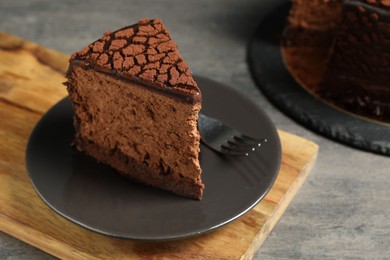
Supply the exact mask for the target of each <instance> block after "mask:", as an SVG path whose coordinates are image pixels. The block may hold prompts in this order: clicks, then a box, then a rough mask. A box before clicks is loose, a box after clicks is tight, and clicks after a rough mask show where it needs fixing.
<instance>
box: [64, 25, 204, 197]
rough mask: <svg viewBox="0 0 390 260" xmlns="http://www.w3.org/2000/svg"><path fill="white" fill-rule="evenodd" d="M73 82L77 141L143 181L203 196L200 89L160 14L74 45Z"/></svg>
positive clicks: (80, 146)
mask: <svg viewBox="0 0 390 260" xmlns="http://www.w3.org/2000/svg"><path fill="white" fill-rule="evenodd" d="M67 78H68V81H67V82H66V85H67V88H68V92H69V96H70V99H71V101H72V104H73V107H74V111H75V115H74V126H75V130H76V136H75V145H76V148H77V149H78V150H80V151H83V152H85V153H86V154H88V155H89V156H92V157H94V158H95V159H97V160H98V161H100V162H103V163H105V164H108V165H110V166H111V167H113V168H114V169H116V170H117V171H118V172H120V173H122V174H123V175H125V176H127V177H130V178H131V179H133V180H136V181H138V182H141V183H144V184H148V185H151V186H154V187H158V188H161V189H164V190H168V191H172V192H174V193H176V194H180V195H183V196H186V197H190V198H194V199H201V198H202V193H203V189H204V185H203V184H202V181H201V168H200V165H199V142H200V136H199V132H198V130H197V119H198V113H199V111H200V109H201V93H200V90H199V88H198V86H197V84H196V83H195V81H194V80H193V77H192V74H191V72H190V70H189V68H188V66H187V64H186V63H185V61H184V60H183V58H182V57H181V55H180V54H179V51H178V49H177V46H176V44H175V42H174V41H173V40H172V38H171V36H170V34H169V33H168V31H167V29H166V28H165V26H164V25H163V23H162V22H161V20H160V19H155V20H148V19H143V20H141V21H139V23H138V24H135V25H132V26H129V27H125V28H122V29H120V30H117V31H115V32H112V33H110V32H109V33H105V34H104V36H103V37H102V38H101V39H98V40H97V41H95V42H93V43H92V44H90V45H88V46H86V47H85V48H84V49H82V50H81V51H79V52H77V53H74V54H73V55H72V57H71V59H70V66H69V70H68V73H67Z"/></svg>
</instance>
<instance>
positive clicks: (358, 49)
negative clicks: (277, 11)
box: [285, 0, 390, 122]
mask: <svg viewBox="0 0 390 260" xmlns="http://www.w3.org/2000/svg"><path fill="white" fill-rule="evenodd" d="M288 21H289V26H288V28H287V30H286V40H285V46H287V47H288V46H290V47H291V46H300V47H306V49H307V48H312V47H313V46H314V47H321V46H323V47H322V48H323V49H325V50H326V55H325V56H324V57H325V58H324V60H323V61H318V62H319V63H321V62H323V64H320V66H317V67H322V69H323V71H321V72H320V73H318V72H315V73H312V74H315V75H317V76H319V77H320V78H318V79H317V80H314V81H317V82H318V84H313V85H312V86H306V87H307V88H309V89H311V90H312V91H313V92H314V93H315V94H316V95H318V96H319V97H321V98H322V99H324V100H326V101H328V102H330V103H332V104H334V105H336V106H338V107H340V108H342V109H344V110H347V111H350V112H352V113H355V114H359V115H362V116H365V117H369V118H372V119H376V120H380V121H384V122H390V1H389V0H345V1H342V0H315V1H313V0H293V6H292V9H291V11H290V16H289V20H288ZM285 53H287V54H288V53H290V54H291V52H285ZM290 56H291V55H290ZM301 58H303V59H306V58H305V57H301ZM287 59H289V60H290V64H289V66H290V67H291V66H294V65H293V64H292V62H291V60H292V59H291V57H287ZM293 63H294V62H293ZM295 63H297V61H296V62H295ZM298 63H299V62H298ZM292 70H294V69H292ZM295 74H296V73H295ZM298 74H299V73H298ZM306 74H308V73H306ZM309 77H310V76H309ZM300 81H301V82H302V81H305V80H304V79H302V78H301V79H300ZM308 81H313V80H308Z"/></svg>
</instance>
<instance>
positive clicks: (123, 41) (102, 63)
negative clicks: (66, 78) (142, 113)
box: [70, 18, 201, 103]
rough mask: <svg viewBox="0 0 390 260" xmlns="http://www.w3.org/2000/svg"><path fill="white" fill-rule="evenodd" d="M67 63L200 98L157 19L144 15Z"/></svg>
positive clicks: (173, 44)
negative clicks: (137, 21) (136, 22)
mask: <svg viewBox="0 0 390 260" xmlns="http://www.w3.org/2000/svg"><path fill="white" fill-rule="evenodd" d="M70 62H71V67H72V66H74V65H81V64H83V67H84V68H93V69H96V70H98V71H101V72H104V73H108V74H111V75H112V76H117V77H119V78H123V79H126V80H132V81H136V82H138V83H141V84H143V85H146V86H150V87H153V88H155V89H156V90H158V91H163V92H165V91H166V92H168V93H170V94H173V95H175V96H177V97H184V98H185V100H186V101H189V102H191V103H194V102H200V101H201V93H200V90H199V88H198V86H197V84H196V83H195V81H194V79H193V77H192V73H191V71H190V70H189V67H188V65H187V64H186V63H185V61H184V60H183V58H182V57H181V55H180V53H179V51H178V49H177V46H176V44H175V43H174V41H173V40H172V39H171V36H170V34H169V32H168V31H167V29H166V28H165V26H164V25H163V23H162V21H161V20H160V19H155V20H149V19H147V18H145V19H142V20H140V21H139V23H138V24H134V25H131V26H128V27H124V28H122V29H119V30H117V31H115V32H106V33H105V34H104V35H103V37H102V38H100V39H98V40H97V41H95V42H93V43H91V44H89V45H88V46H86V47H85V48H83V49H82V50H81V51H79V52H76V53H74V54H73V55H72V56H71V58H70ZM70 69H71V68H70Z"/></svg>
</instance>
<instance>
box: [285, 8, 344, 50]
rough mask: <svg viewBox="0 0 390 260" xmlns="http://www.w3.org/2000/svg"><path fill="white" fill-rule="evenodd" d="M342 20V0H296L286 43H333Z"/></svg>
mask: <svg viewBox="0 0 390 260" xmlns="http://www.w3.org/2000/svg"><path fill="white" fill-rule="evenodd" d="M341 20H342V0H294V1H293V5H292V7H291V10H290V12H289V16H288V24H289V26H288V28H287V30H286V35H285V36H286V37H285V40H286V43H287V44H288V45H293V46H297V45H298V46H299V45H305V46H326V45H329V44H331V42H332V37H333V34H334V29H335V28H337V26H338V25H339V24H340V22H341Z"/></svg>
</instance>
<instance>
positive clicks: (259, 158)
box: [26, 77, 281, 241]
mask: <svg viewBox="0 0 390 260" xmlns="http://www.w3.org/2000/svg"><path fill="white" fill-rule="evenodd" d="M196 80H197V82H198V84H199V85H200V87H201V89H202V90H203V91H202V92H203V110H202V111H203V112H204V113H206V114H208V115H210V116H214V117H218V118H221V119H222V120H225V121H226V122H227V123H229V124H231V125H234V126H236V127H237V128H239V129H240V130H242V131H244V132H245V133H247V134H249V135H253V136H257V137H264V138H267V139H268V142H267V143H266V144H265V145H264V146H263V148H262V149H261V150H259V151H257V152H255V153H253V154H251V156H249V157H224V156H221V155H219V154H216V153H214V152H213V151H211V150H209V149H208V148H206V147H205V146H203V145H202V146H201V156H200V157H201V159H200V160H201V167H202V169H203V175H202V176H203V181H204V183H205V185H206V190H205V192H204V197H203V200H202V201H196V200H192V199H187V198H183V197H180V196H177V195H174V194H171V193H169V192H165V191H161V190H158V189H155V188H151V187H147V186H143V185H140V184H136V183H132V182H130V181H127V180H125V179H123V178H122V177H120V176H119V175H118V174H117V173H116V172H115V171H114V170H112V169H111V168H109V167H107V166H105V165H102V164H99V163H96V162H95V161H94V160H93V159H91V158H89V157H87V156H83V155H80V154H74V153H73V150H72V148H71V146H70V143H71V141H72V138H73V134H74V130H73V127H72V115H73V109H72V107H71V104H70V101H69V100H68V99H67V98H66V99H64V100H62V101H61V102H59V103H58V104H56V105H55V106H54V107H53V108H52V109H50V110H49V111H48V112H47V113H46V114H45V115H44V116H43V118H42V119H41V120H40V122H39V123H38V125H37V126H36V127H35V129H34V131H33V133H32V135H31V137H30V140H29V143H28V147H27V154H26V163H27V169H28V173H29V176H30V179H31V181H32V183H33V186H34V187H35V189H36V191H37V192H38V194H39V195H40V197H41V198H42V199H43V200H44V201H45V202H46V203H47V204H48V205H49V206H50V208H52V209H53V210H54V211H56V212H57V213H58V214H60V215H62V216H63V217H65V218H67V219H69V220H71V221H73V222H75V223H77V224H79V225H81V226H83V227H85V228H87V229H90V230H93V231H96V232H99V233H102V234H106V235H110V236H115V237H121V238H129V239H136V240H149V241H158V240H171V239H180V238H186V237H191V236H195V235H200V234H203V233H206V232H209V231H212V230H214V229H216V228H218V227H220V226H222V225H224V224H227V223H229V222H230V221H233V220H234V219H236V218H238V217H240V216H242V215H243V214H244V213H246V212H247V211H248V210H250V209H251V208H252V207H254V206H255V205H256V204H257V203H258V202H259V201H260V200H261V199H262V198H263V197H264V195H265V194H266V193H267V192H268V191H269V189H270V188H271V186H272V184H273V183H274V181H275V178H276V176H277V174H278V172H279V167H280V162H281V146H280V140H279V137H278V135H277V131H276V129H275V127H274V125H273V123H272V122H271V120H270V119H269V118H268V116H267V115H266V114H265V113H264V112H263V111H262V110H261V108H260V107H258V106H257V105H255V104H254V103H252V102H251V101H250V100H249V99H248V98H246V97H245V96H243V95H242V94H239V93H238V92H236V91H234V90H233V89H232V88H229V87H227V86H224V85H222V84H219V83H217V82H214V81H211V80H208V79H205V78H201V77H197V78H196Z"/></svg>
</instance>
